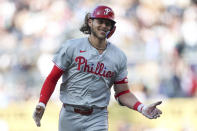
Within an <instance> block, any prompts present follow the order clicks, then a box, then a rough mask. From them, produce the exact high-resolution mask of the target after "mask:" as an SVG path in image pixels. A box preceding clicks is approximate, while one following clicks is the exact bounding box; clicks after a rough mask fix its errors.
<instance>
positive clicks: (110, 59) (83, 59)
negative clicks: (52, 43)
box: [33, 6, 161, 131]
mask: <svg viewBox="0 0 197 131" xmlns="http://www.w3.org/2000/svg"><path fill="white" fill-rule="evenodd" d="M115 23H116V22H115V21H114V12H113V10H112V9H111V8H110V7H107V6H98V7H96V8H95V9H94V11H93V12H92V13H87V15H86V17H85V21H84V24H83V25H82V27H81V28H80V31H82V32H83V33H84V34H89V36H88V37H84V38H79V39H72V40H68V41H67V42H66V43H64V44H62V47H61V48H60V49H59V50H58V51H57V53H56V54H55V56H54V59H53V62H54V67H53V69H52V71H51V73H50V74H49V75H48V77H47V78H46V80H45V82H44V84H43V86H42V89H41V92H40V99H39V103H38V104H37V106H36V108H35V111H34V114H33V118H34V120H35V122H36V125H37V126H40V120H41V118H42V116H43V114H44V111H45V107H46V105H47V102H48V100H49V98H50V96H51V94H52V93H53V91H54V89H55V86H56V83H57V81H58V80H59V78H60V77H61V76H62V84H61V87H60V100H61V102H62V103H63V104H62V109H61V112H60V116H59V131H93V130H95V131H107V130H108V111H107V106H108V104H109V101H110V95H111V92H110V90H111V87H112V86H113V87H114V90H115V98H116V99H117V101H118V102H119V104H120V105H122V106H127V107H128V108H130V109H133V110H136V111H138V112H140V113H142V114H143V115H144V116H146V117H147V118H149V119H156V118H157V117H160V115H161V111H160V110H159V109H158V108H156V106H157V105H159V104H161V101H159V102H156V103H153V104H150V105H146V106H145V105H143V104H142V103H141V102H140V101H139V100H138V99H137V98H136V97H135V95H134V94H133V93H132V92H130V91H129V87H128V80H127V58H126V56H125V54H124V53H123V52H122V51H121V50H120V49H119V48H117V47H116V46H115V45H113V44H112V43H110V42H109V41H107V39H108V38H109V37H111V36H112V35H113V33H114V31H115V29H116V27H115Z"/></svg>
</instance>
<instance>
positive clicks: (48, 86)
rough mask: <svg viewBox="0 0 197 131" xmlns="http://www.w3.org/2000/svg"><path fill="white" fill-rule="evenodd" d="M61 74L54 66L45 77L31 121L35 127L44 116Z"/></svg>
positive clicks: (61, 71)
mask: <svg viewBox="0 0 197 131" xmlns="http://www.w3.org/2000/svg"><path fill="white" fill-rule="evenodd" d="M63 73H64V71H63V70H61V69H60V68H58V67H57V66H56V65H54V66H53V69H52V70H51V72H50V74H49V75H48V76H47V78H46V80H45V81H44V84H43V86H42V89H41V92H40V99H39V103H38V104H37V106H36V108H35V111H34V113H33V119H34V121H35V123H36V125H37V126H41V124H40V120H41V118H42V116H43V114H44V111H45V107H46V104H47V102H48V100H49V99H50V97H51V95H52V93H53V91H54V89H55V86H56V84H57V81H58V80H59V78H60V77H61V76H62V74H63Z"/></svg>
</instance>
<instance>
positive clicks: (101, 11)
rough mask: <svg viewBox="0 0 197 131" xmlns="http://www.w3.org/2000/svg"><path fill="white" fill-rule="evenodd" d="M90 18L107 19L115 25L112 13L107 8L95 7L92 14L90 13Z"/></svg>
mask: <svg viewBox="0 0 197 131" xmlns="http://www.w3.org/2000/svg"><path fill="white" fill-rule="evenodd" d="M90 18H103V19H108V20H111V21H113V22H114V24H115V23H116V22H115V21H114V11H113V10H112V9H111V8H110V7H107V6H103V5H101V6H97V7H96V8H95V9H94V11H93V13H91V16H90Z"/></svg>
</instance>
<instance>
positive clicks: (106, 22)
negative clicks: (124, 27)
mask: <svg viewBox="0 0 197 131" xmlns="http://www.w3.org/2000/svg"><path fill="white" fill-rule="evenodd" d="M98 24H105V25H106V26H111V25H112V23H111V21H109V20H104V19H98Z"/></svg>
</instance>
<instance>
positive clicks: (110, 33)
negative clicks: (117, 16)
mask: <svg viewBox="0 0 197 131" xmlns="http://www.w3.org/2000/svg"><path fill="white" fill-rule="evenodd" d="M115 30H116V26H115V25H114V26H113V28H112V29H111V30H110V31H108V32H107V35H106V36H107V39H109V38H110V37H111V36H112V35H113V34H114V32H115Z"/></svg>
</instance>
